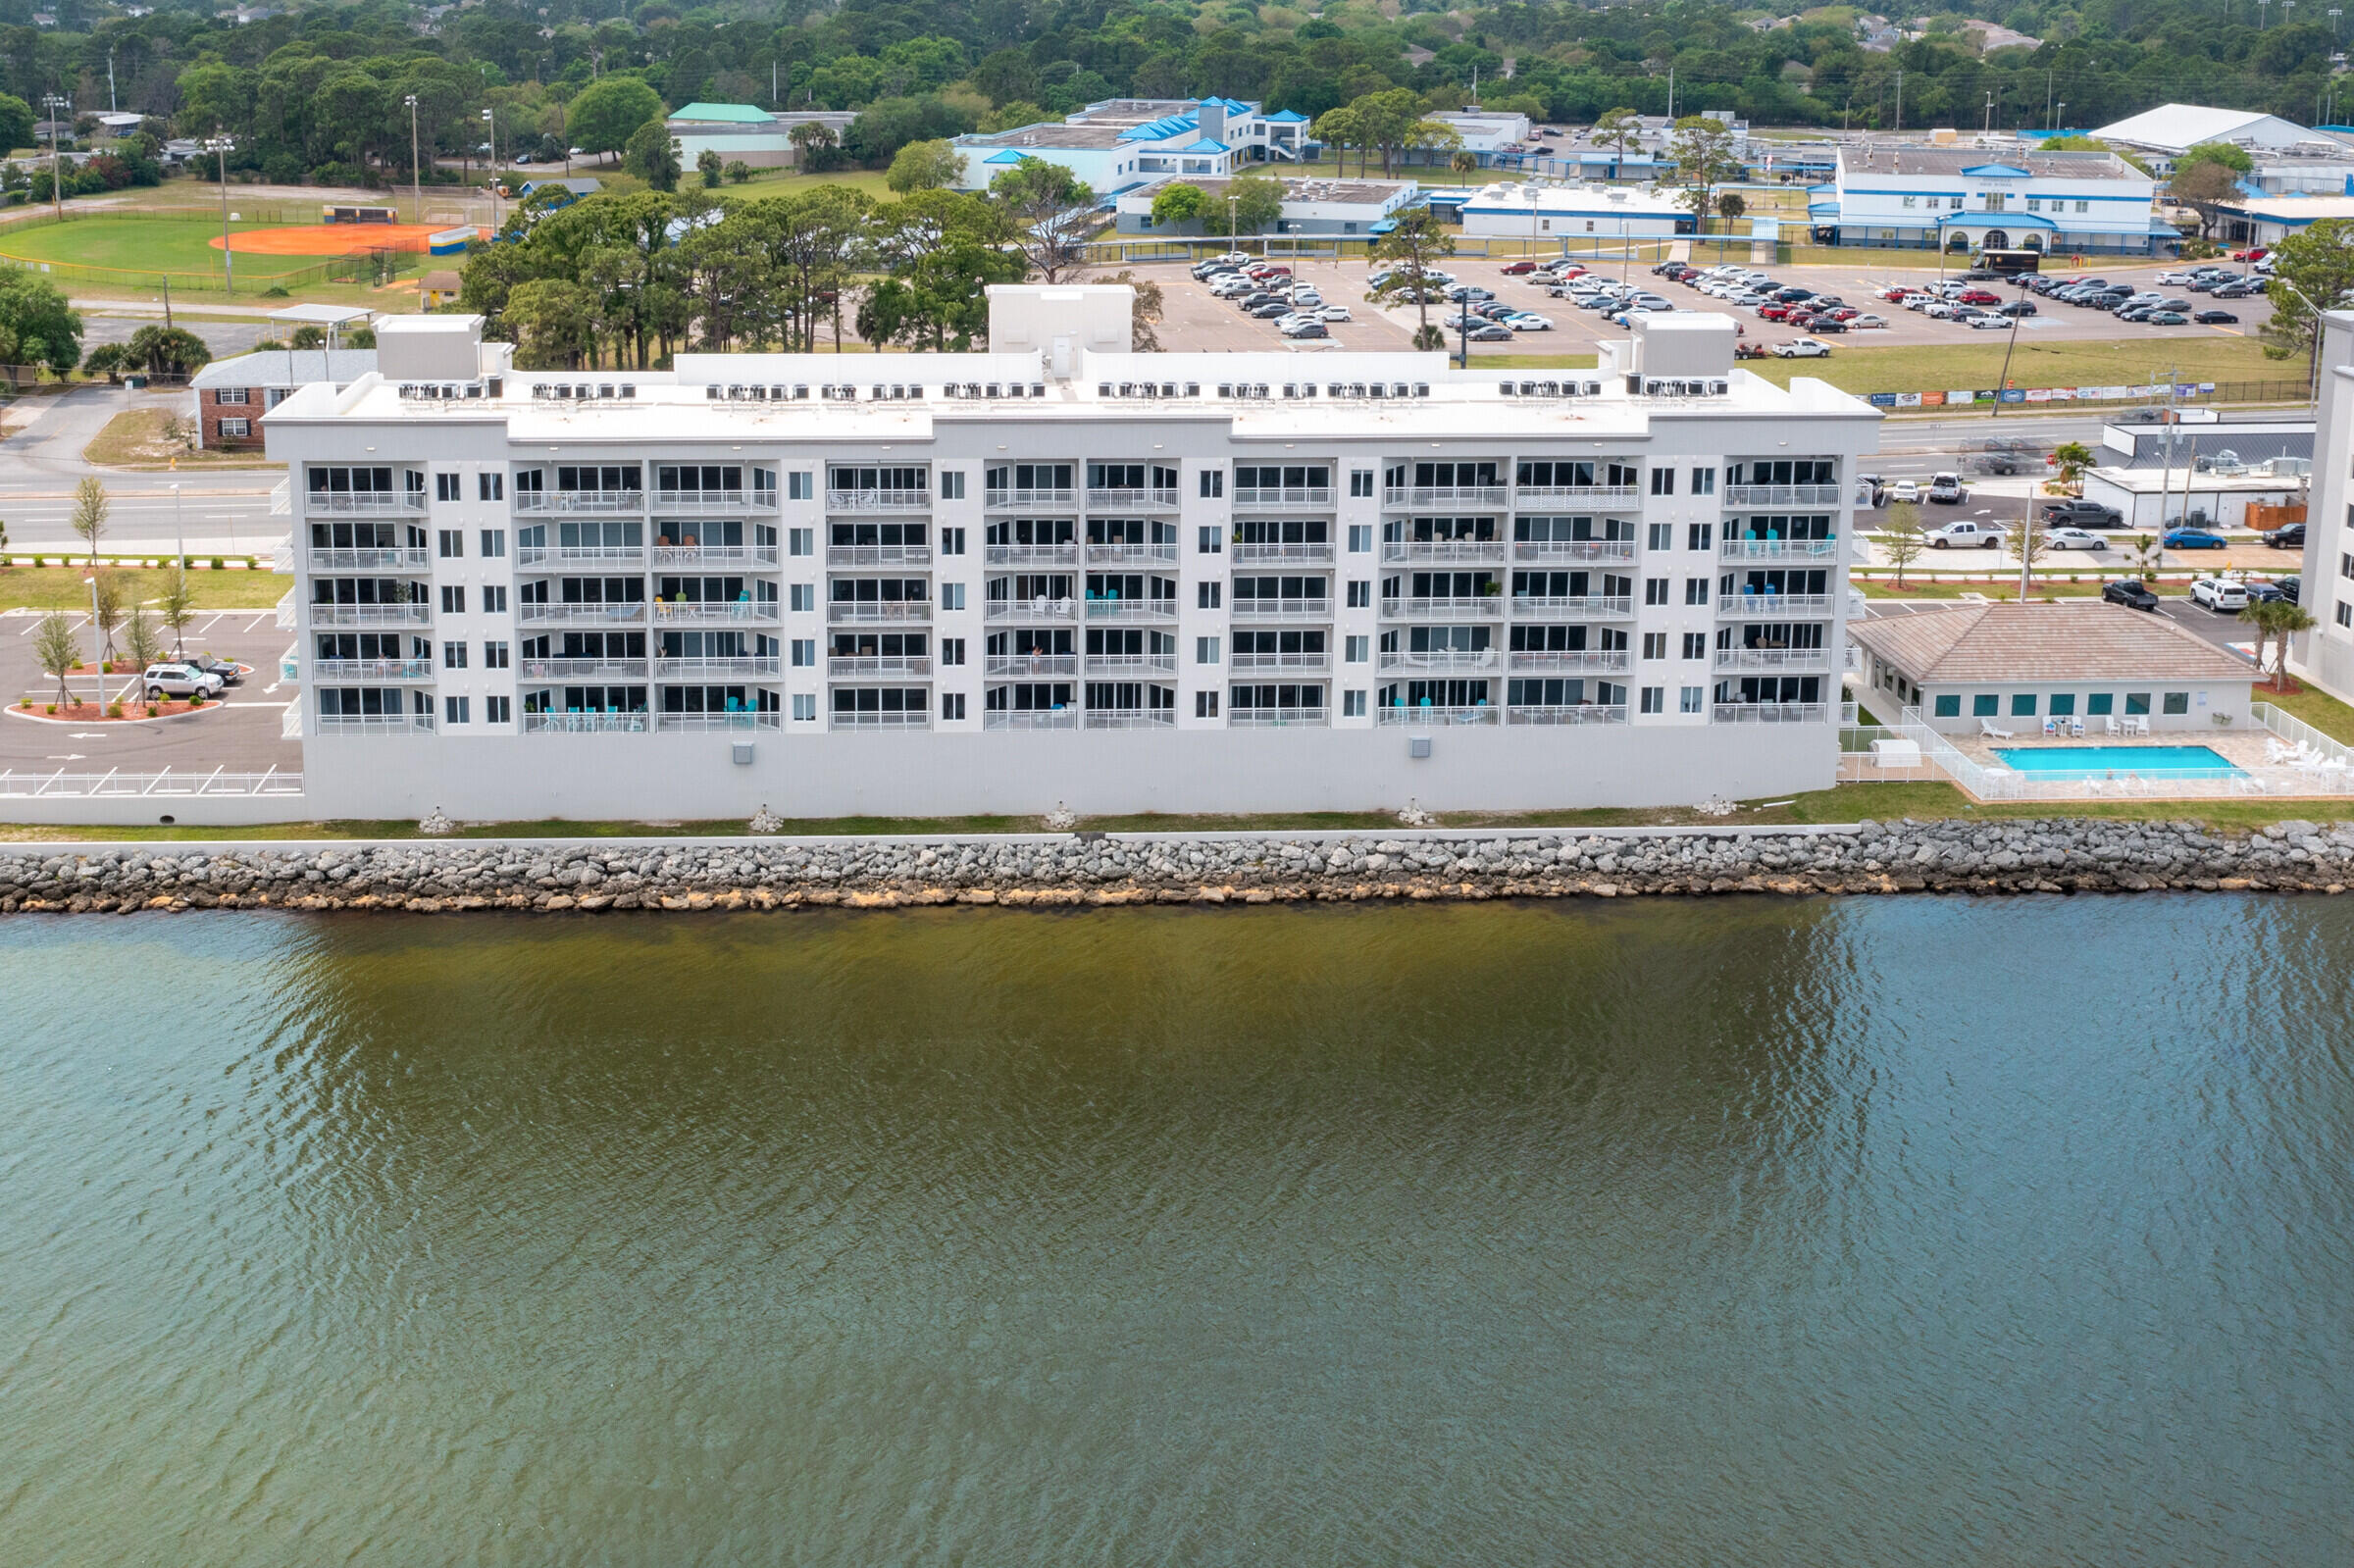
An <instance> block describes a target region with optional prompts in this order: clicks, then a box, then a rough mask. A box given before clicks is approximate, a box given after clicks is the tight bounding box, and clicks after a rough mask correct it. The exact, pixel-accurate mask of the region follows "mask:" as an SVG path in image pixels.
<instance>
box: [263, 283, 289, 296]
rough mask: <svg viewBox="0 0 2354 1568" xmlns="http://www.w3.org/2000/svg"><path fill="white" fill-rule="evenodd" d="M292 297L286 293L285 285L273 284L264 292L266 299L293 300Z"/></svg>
mask: <svg viewBox="0 0 2354 1568" xmlns="http://www.w3.org/2000/svg"><path fill="white" fill-rule="evenodd" d="M292 297H293V296H292V295H290V294H288V293H287V292H286V285H285V284H283V283H272V284H271V285H270V286H269V287H268V288H265V289H263V290H262V298H264V299H291V298H292Z"/></svg>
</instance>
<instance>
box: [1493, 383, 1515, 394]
mask: <svg viewBox="0 0 2354 1568" xmlns="http://www.w3.org/2000/svg"><path fill="white" fill-rule="evenodd" d="M1496 390H1497V391H1499V392H1501V393H1503V394H1504V395H1505V396H1506V397H1510V396H1513V395H1514V394H1515V393H1517V392H1518V391H1519V390H1520V387H1519V385H1518V383H1517V382H1513V381H1498V382H1497V383H1496Z"/></svg>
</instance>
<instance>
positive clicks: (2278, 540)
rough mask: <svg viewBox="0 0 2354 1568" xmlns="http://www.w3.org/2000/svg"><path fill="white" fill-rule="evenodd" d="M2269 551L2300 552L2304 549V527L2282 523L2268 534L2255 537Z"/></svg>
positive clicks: (2297, 524)
mask: <svg viewBox="0 0 2354 1568" xmlns="http://www.w3.org/2000/svg"><path fill="white" fill-rule="evenodd" d="M2256 536H2257V537H2258V538H2260V539H2262V540H2263V541H2264V543H2265V548H2267V549H2271V550H2302V549H2303V548H2305V525H2304V524H2302V523H2284V524H2282V525H2281V526H2280V527H2278V528H2277V529H2274V530H2272V531H2270V532H2266V533H2259V534H2257V535H2256Z"/></svg>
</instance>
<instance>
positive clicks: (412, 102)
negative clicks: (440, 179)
mask: <svg viewBox="0 0 2354 1568" xmlns="http://www.w3.org/2000/svg"><path fill="white" fill-rule="evenodd" d="M400 101H401V102H402V103H405V104H407V105H408V106H409V221H410V222H411V223H419V224H422V223H424V222H425V166H424V164H423V163H422V162H421V161H420V160H419V158H418V156H417V95H416V94H415V93H413V92H412V93H409V94H407V95H406V96H404V97H403V98H402V99H401V100H400Z"/></svg>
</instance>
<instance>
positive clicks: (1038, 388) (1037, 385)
mask: <svg viewBox="0 0 2354 1568" xmlns="http://www.w3.org/2000/svg"><path fill="white" fill-rule="evenodd" d="M1030 395H1031V396H1032V397H1044V396H1046V395H1047V383H1046V382H1044V381H1032V382H1031V383H1030Z"/></svg>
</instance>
